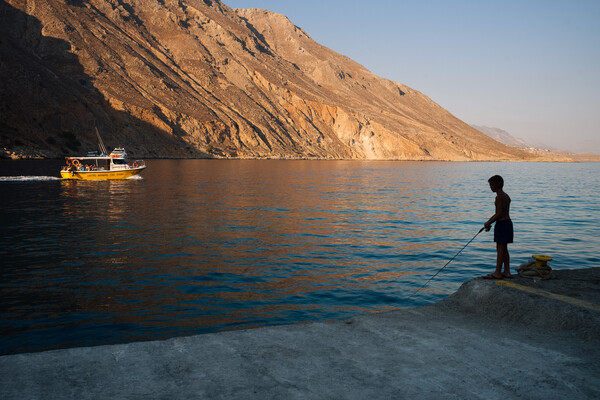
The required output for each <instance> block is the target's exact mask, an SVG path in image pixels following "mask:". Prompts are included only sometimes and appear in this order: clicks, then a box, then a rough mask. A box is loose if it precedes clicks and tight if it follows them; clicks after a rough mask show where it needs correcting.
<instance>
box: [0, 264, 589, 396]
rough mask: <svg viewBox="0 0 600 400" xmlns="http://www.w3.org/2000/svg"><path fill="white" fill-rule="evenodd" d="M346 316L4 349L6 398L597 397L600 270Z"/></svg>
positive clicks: (476, 282)
mask: <svg viewBox="0 0 600 400" xmlns="http://www.w3.org/2000/svg"><path fill="white" fill-rule="evenodd" d="M555 275H556V279H554V280H550V281H540V282H537V283H536V282H534V281H533V280H529V279H523V278H518V277H516V278H514V279H511V280H504V281H492V280H484V279H481V278H476V279H473V280H471V281H469V282H467V283H465V284H464V285H463V286H462V287H461V288H460V289H459V290H458V291H457V292H456V293H455V294H454V295H452V296H450V297H449V298H447V299H445V300H443V301H441V302H439V303H437V304H434V305H431V306H425V307H419V308H414V309H405V310H398V311H392V312H386V313H381V314H374V315H365V316H361V317H357V318H354V319H352V320H346V321H333V322H323V323H311V324H300V325H292V326H279V327H266V328H259V329H252V330H244V331H233V332H222V333H217V334H207V335H199V336H190V337H181V338H174V339H170V340H164V341H153V342H137V343H129V344H122V345H112V346H98V347H86V348H73V349H66V350H56V351H47V352H42V353H31V354H17V355H10V356H3V357H0V398H2V399H6V400H8V399H156V398H159V399H160V398H164V399H361V400H363V399H507V398H509V399H513V398H524V399H567V398H568V399H598V398H600V268H592V269H585V270H568V271H555Z"/></svg>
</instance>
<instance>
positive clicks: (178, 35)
mask: <svg viewBox="0 0 600 400" xmlns="http://www.w3.org/2000/svg"><path fill="white" fill-rule="evenodd" d="M0 7H1V8H2V10H1V12H0V22H1V24H0V25H2V27H0V31H1V33H2V37H3V38H4V39H3V40H2V41H1V42H0V56H1V60H2V68H1V69H0V74H1V76H2V82H3V83H2V85H1V86H0V91H1V97H0V112H1V113H2V115H3V120H2V122H1V123H0V145H1V148H2V149H3V151H4V154H5V156H7V157H11V158H20V157H61V156H64V155H65V154H73V153H77V152H80V153H81V152H83V151H87V150H90V149H93V148H95V133H94V132H95V131H94V128H95V127H98V128H99V130H100V131H101V133H102V136H103V137H104V139H105V142H106V143H107V144H109V146H113V145H114V146H116V145H121V146H126V147H127V149H128V150H129V151H130V152H131V153H132V154H134V155H135V156H143V157H214V158H319V159H390V160H391V159H394V160H466V161H468V160H534V159H537V158H538V157H537V156H534V155H531V154H529V153H526V152H523V151H520V150H518V149H514V148H511V147H509V146H505V145H503V144H500V143H498V142H496V141H494V140H492V139H490V138H489V137H487V136H486V135H484V134H482V133H481V132H479V131H477V130H476V129H474V128H472V127H471V126H469V125H468V124H466V123H464V122H463V121H460V120H459V119H458V118H456V117H454V116H453V115H452V114H451V113H449V112H448V111H447V110H445V109H443V108H442V107H440V106H439V105H437V104H436V103H434V102H433V101H432V100H431V99H429V98H428V97H427V96H425V95H423V94H422V93H420V92H418V91H416V90H414V89H411V88H409V87H407V86H405V85H402V84H400V83H396V82H392V81H390V80H387V79H383V78H380V77H377V76H376V75H374V74H372V73H371V72H370V71H368V70H367V69H366V68H364V67H363V66H362V65H360V64H358V63H356V62H354V61H352V60H351V59H349V58H348V57H346V56H343V55H341V54H338V53H336V52H334V51H333V50H330V49H328V48H326V47H324V46H322V45H320V44H318V43H316V42H314V41H313V40H312V39H311V38H310V36H309V35H308V33H306V32H305V31H304V30H303V29H301V28H299V27H297V26H295V25H294V24H293V23H292V22H291V21H290V20H289V19H288V18H287V17H285V16H283V15H281V14H276V13H272V12H270V11H266V10H259V9H237V10H233V9H231V8H229V7H227V6H226V5H225V4H223V3H222V2H221V1H219V0H211V1H199V0H188V1H169V0H164V1H158V2H156V3H151V4H149V3H147V2H144V1H142V0H89V1H85V0H71V1H69V2H67V3H65V2H62V1H59V0H48V1H46V2H43V3H39V2H34V3H31V2H26V1H23V0H9V1H8V2H5V3H0ZM9 78H11V79H9Z"/></svg>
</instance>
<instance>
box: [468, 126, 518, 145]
mask: <svg viewBox="0 0 600 400" xmlns="http://www.w3.org/2000/svg"><path fill="white" fill-rule="evenodd" d="M471 126H472V127H473V128H475V129H477V130H478V131H479V132H483V133H485V134H486V135H488V136H489V137H491V138H492V139H494V140H497V141H498V142H500V143H504V144H505V145H507V146H524V147H527V146H529V145H528V144H527V143H526V142H525V141H524V140H523V139H520V138H517V137H514V136H512V135H511V134H510V133H508V132H506V131H505V130H502V129H500V128H491V127H489V126H481V125H471Z"/></svg>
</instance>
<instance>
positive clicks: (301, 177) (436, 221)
mask: <svg viewBox="0 0 600 400" xmlns="http://www.w3.org/2000/svg"><path fill="white" fill-rule="evenodd" d="M507 166H508V167H507ZM499 167H501V168H505V170H503V171H498V168H499ZM519 167H520V165H519V164H506V165H504V164H502V165H499V164H495V163H490V164H485V163H482V164H468V163H408V162H407V163H404V162H402V163H394V162H390V163H388V162H345V161H243V160H237V161H213V160H153V161H150V162H148V169H147V170H146V171H145V172H144V179H141V180H127V181H108V182H86V181H58V182H38V183H27V184H25V183H20V184H11V185H12V186H7V185H8V184H0V194H1V196H0V199H1V200H0V201H1V204H0V205H2V211H1V212H2V218H3V221H6V223H5V227H4V231H5V236H4V237H2V242H1V245H0V259H2V260H3V261H2V262H3V266H4V268H3V269H2V272H1V273H2V276H1V278H2V283H1V285H2V286H1V289H2V301H1V302H0V313H1V315H2V320H3V321H6V322H4V325H3V326H2V337H3V339H2V341H1V342H0V345H1V346H0V352H2V353H8V352H19V351H31V350H36V349H43V348H54V347H65V346H73V345H87V344H101V343H115V342H123V341H128V340H140V339H158V338H164V337H170V336H175V335H184V334H194V333H202V332H212V331H218V330H226V329H234V328H239V327H253V326H264V325H270V324H281V323H293V322H304V321H311V320H323V319H329V318H343V317H349V316H353V315H356V314H357V313H364V312H379V311H382V310H389V309H393V308H397V307H405V306H414V305H418V304H424V303H426V302H432V301H435V300H437V299H440V298H442V297H444V296H446V295H447V294H449V293H451V292H452V291H454V290H456V288H457V287H458V285H460V283H461V282H464V281H466V280H468V279H470V278H471V277H473V276H476V275H479V274H482V273H483V272H486V273H487V272H489V271H488V269H489V268H490V265H491V264H492V263H493V260H494V249H493V244H492V243H491V237H487V236H484V235H482V237H481V238H480V240H478V241H475V242H474V243H473V244H472V245H470V246H469V248H468V249H467V251H465V252H464V253H463V254H462V255H461V257H460V258H459V259H457V260H456V261H454V262H453V263H452V265H451V267H450V268H448V269H447V270H445V271H444V274H443V275H441V276H439V277H438V278H436V280H435V281H434V282H432V284H431V286H430V287H428V288H427V289H425V290H422V291H421V292H419V294H418V296H414V293H415V291H416V290H417V289H418V288H419V287H420V286H421V285H422V284H423V283H424V282H425V281H426V280H427V278H428V277H429V276H430V274H432V273H434V272H435V271H437V269H439V268H440V267H441V266H442V265H444V264H445V262H446V261H448V260H449V259H450V257H452V256H453V255H454V254H455V253H456V251H458V249H459V248H460V247H462V246H463V245H464V244H465V243H466V241H467V240H468V239H470V238H471V237H472V236H473V234H474V233H475V232H476V231H477V230H478V229H479V227H480V226H481V223H482V222H483V221H485V220H486V219H487V218H488V217H489V214H490V212H491V211H492V204H493V197H492V195H491V194H490V192H489V189H488V187H487V183H486V182H487V178H488V177H489V176H491V175H493V174H495V173H498V172H500V173H502V174H503V175H505V178H506V181H507V182H509V185H510V184H511V183H512V185H513V186H512V187H510V189H511V190H510V191H509V193H510V194H511V196H512V198H513V206H514V210H513V211H514V212H513V214H514V215H513V217H514V219H515V221H518V224H517V238H518V241H517V242H516V243H515V245H514V246H513V248H512V249H511V255H512V256H513V259H514V260H519V258H520V257H521V258H526V257H528V256H529V255H530V254H532V252H531V249H532V248H533V249H536V252H544V250H545V248H550V249H552V254H553V256H555V260H557V263H558V262H560V261H558V260H560V256H558V257H557V254H556V252H557V251H560V252H563V254H565V255H569V256H573V255H574V254H573V252H572V251H571V250H570V249H572V248H573V246H574V244H576V245H575V246H576V247H577V248H578V249H579V250H581V248H582V247H585V245H586V244H588V245H589V240H590V239H589V238H590V237H596V236H593V235H592V233H593V232H592V231H593V228H592V227H593V226H597V222H600V221H598V215H600V213H598V211H600V210H599V207H598V201H597V196H595V197H594V196H593V193H591V192H590V193H588V192H582V191H581V190H579V191H577V190H574V189H575V188H574V187H571V188H570V189H569V188H566V187H565V189H564V190H559V191H556V192H553V193H549V192H548V191H544V190H541V189H540V188H539V186H540V185H543V184H544V183H543V182H544V178H543V176H546V177H547V178H546V179H547V180H553V179H555V177H554V176H553V175H552V174H546V175H544V169H542V168H538V166H537V165H533V166H531V165H528V170H529V171H530V172H531V176H530V177H528V176H529V175H527V174H524V172H523V171H522V170H521V169H520V168H519ZM574 167H576V166H572V167H570V168H574ZM536 168H537V169H536ZM560 171H562V170H560V169H559V170H557V171H555V172H554V174H555V175H558V176H559V177H560ZM540 175H541V176H542V178H540ZM581 175H582V176H583V178H582V179H583V180H584V181H585V179H588V180H589V179H592V181H593V179H597V178H595V176H597V175H589V176H587V178H586V175H585V174H581ZM519 181H520V182H522V185H520V186H516V185H514V183H513V182H519ZM524 181H525V182H524ZM592 181H590V182H592ZM561 182H563V181H561ZM15 185H16V186H15ZM565 185H569V183H565ZM573 193H576V195H574V194H573ZM561 213H562V214H561ZM557 215H558V217H557ZM590 215H592V216H594V215H595V216H596V217H595V218H596V220H595V223H594V220H593V218H591V219H590ZM557 218H558V219H560V218H562V220H561V221H558V222H557V221H556V219H557ZM573 224H575V225H576V228H573V226H574V225H573ZM575 229H576V230H575ZM558 232H560V233H558ZM538 233H539V234H542V235H543V237H542V236H540V235H539V234H538ZM583 233H586V236H585V237H582V235H583ZM544 246H546V247H544ZM593 247H594V246H591V247H590V248H593ZM575 257H576V259H577V262H578V265H585V263H590V262H591V261H589V260H592V259H594V260H597V258H595V256H594V255H591V254H587V253H585V252H583V253H578V254H575ZM557 263H555V264H554V265H553V267H560V264H558V265H557Z"/></svg>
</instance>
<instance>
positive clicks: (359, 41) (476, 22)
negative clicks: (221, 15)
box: [223, 0, 600, 154]
mask: <svg viewBox="0 0 600 400" xmlns="http://www.w3.org/2000/svg"><path fill="white" fill-rule="evenodd" d="M223 2H224V3H225V4H227V5H228V6H230V7H232V8H263V9H267V10H271V11H274V12H278V13H281V14H284V15H286V16H287V17H288V18H289V19H290V20H291V21H292V22H293V23H294V24H296V25H297V26H299V27H301V28H302V29H304V30H305V31H306V32H307V33H308V34H309V35H310V36H311V37H312V38H313V39H314V40H316V41H317V42H319V43H321V44H323V45H325V46H327V47H329V48H331V49H332V50H335V51H337V52H338V53H341V54H344V55H346V56H348V57H350V58H352V59H353V60H355V61H357V62H359V63H360V64H362V65H364V66H365V67H366V68H367V69H369V70H370V71H371V72H373V73H375V74H377V75H379V76H381V77H384V78H387V79H391V80H394V81H396V82H399V83H402V84H405V85H407V86H409V87H411V88H413V89H415V90H418V91H420V92H422V93H424V94H426V95H427V96H429V97H430V98H431V99H432V100H434V101H435V102H437V103H438V104H440V105H441V106H442V107H444V108H446V109H447V110H449V111H450V112H452V113H453V114H454V115H456V116H457V117H458V118H460V119H462V120H463V121H465V122H467V123H469V124H475V125H486V126H491V127H495V128H500V129H504V130H505V131H507V132H509V133H510V134H511V135H513V136H516V137H519V138H522V139H524V140H526V141H528V142H542V143H545V144H547V145H549V146H553V147H556V148H558V149H561V150H570V151H576V152H594V153H597V154H600V0H563V1H554V0H543V1H542V0H520V1H503V0H497V1H486V0H372V1H364V0H360V1H359V0H302V1H291V0H223Z"/></svg>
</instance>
